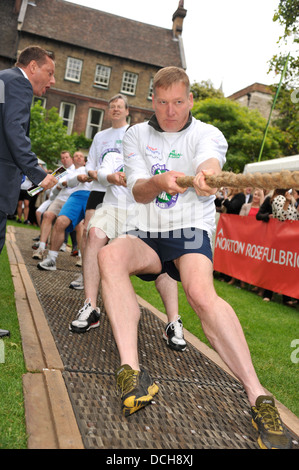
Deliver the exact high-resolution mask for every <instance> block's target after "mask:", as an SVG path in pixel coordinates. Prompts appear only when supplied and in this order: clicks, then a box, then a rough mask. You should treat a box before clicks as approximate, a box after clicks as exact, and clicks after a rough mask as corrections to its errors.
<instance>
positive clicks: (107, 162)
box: [98, 153, 115, 186]
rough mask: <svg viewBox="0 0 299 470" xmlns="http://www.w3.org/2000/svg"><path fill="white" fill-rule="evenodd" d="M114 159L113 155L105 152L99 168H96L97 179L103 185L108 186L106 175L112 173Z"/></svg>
mask: <svg viewBox="0 0 299 470" xmlns="http://www.w3.org/2000/svg"><path fill="white" fill-rule="evenodd" d="M114 171H115V170H114V159H113V155H111V154H109V153H107V155H106V156H105V158H104V160H103V162H102V164H101V166H100V168H99V169H98V181H99V183H101V184H102V185H103V186H110V184H111V183H109V182H108V181H107V176H108V175H111V174H112V173H114Z"/></svg>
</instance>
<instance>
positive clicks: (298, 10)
mask: <svg viewBox="0 0 299 470" xmlns="http://www.w3.org/2000/svg"><path fill="white" fill-rule="evenodd" d="M273 21H274V22H278V23H280V24H281V25H282V26H283V27H284V33H283V35H282V36H281V37H280V38H279V39H278V42H279V43H280V44H283V43H285V44H287V46H288V49H289V50H291V49H292V50H293V51H294V52H292V53H291V55H290V58H289V62H288V70H287V73H286V83H288V84H289V85H290V86H298V85H299V81H298V76H299V56H298V47H297V45H298V44H299V1H298V0H280V1H279V5H278V8H277V10H276V11H275V13H274V16H273ZM296 49H297V50H296ZM286 56H287V54H285V53H283V52H281V53H279V54H276V55H274V56H273V57H272V59H271V61H270V70H273V71H275V72H276V73H281V72H282V70H283V67H284V64H285V60H286Z"/></svg>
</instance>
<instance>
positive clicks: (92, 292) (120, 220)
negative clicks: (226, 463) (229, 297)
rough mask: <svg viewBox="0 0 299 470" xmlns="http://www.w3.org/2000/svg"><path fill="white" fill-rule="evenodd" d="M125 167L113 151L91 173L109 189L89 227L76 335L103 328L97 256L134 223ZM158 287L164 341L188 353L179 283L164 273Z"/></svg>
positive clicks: (159, 278)
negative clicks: (163, 317)
mask: <svg viewBox="0 0 299 470" xmlns="http://www.w3.org/2000/svg"><path fill="white" fill-rule="evenodd" d="M123 167H124V160H123V155H122V154H121V153H118V152H109V153H107V154H106V156H105V158H104V160H103V162H102V165H101V166H100V168H99V170H98V171H95V172H90V173H89V174H90V176H92V177H93V178H94V179H97V181H99V183H101V184H102V185H103V186H104V187H106V188H107V190H106V193H105V197H104V200H103V203H102V204H101V206H100V207H99V208H98V209H96V211H95V213H94V215H93V217H92V218H91V219H90V221H89V225H88V236H87V240H86V246H85V255H84V263H83V277H84V292H85V299H86V300H85V302H84V305H83V307H82V308H81V309H80V310H79V312H78V314H77V316H76V318H75V320H73V321H72V322H71V323H70V325H69V329H70V330H71V331H72V332H74V333H85V332H87V331H89V330H90V329H91V328H96V327H98V326H99V325H100V309H99V308H98V307H97V300H98V290H99V284H100V273H99V266H98V262H97V255H98V252H99V251H100V250H101V248H102V247H103V246H105V245H106V244H107V243H108V241H109V240H113V239H114V238H116V237H118V236H120V235H122V234H123V233H125V230H126V227H127V220H128V218H129V220H132V217H134V214H135V207H136V203H135V200H134V198H133V196H132V193H131V191H129V189H128V188H127V187H126V186H127V184H126V178H125V173H124V172H123ZM155 285H156V288H157V290H158V292H159V294H160V296H161V299H162V301H163V303H164V306H165V310H166V314H167V317H168V323H167V325H166V327H165V330H164V332H163V338H164V339H165V340H166V341H167V345H168V346H169V347H170V348H171V349H174V350H176V351H184V350H185V348H186V341H185V339H184V334H183V324H182V321H181V319H180V316H179V307H178V291H177V282H176V281H174V280H173V279H171V278H170V277H169V276H168V275H167V273H164V274H161V275H160V276H158V277H157V279H156V280H155Z"/></svg>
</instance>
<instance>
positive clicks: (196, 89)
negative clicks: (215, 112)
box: [191, 80, 224, 100]
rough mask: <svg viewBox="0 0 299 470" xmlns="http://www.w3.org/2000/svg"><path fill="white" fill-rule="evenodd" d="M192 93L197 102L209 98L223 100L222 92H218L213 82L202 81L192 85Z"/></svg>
mask: <svg viewBox="0 0 299 470" xmlns="http://www.w3.org/2000/svg"><path fill="white" fill-rule="evenodd" d="M191 92H192V93H193V97H194V99H195V100H205V99H207V98H223V97H224V94H223V91H222V90H220V89H219V90H216V88H214V85H213V83H212V82H211V80H202V81H201V82H194V83H193V84H192V85H191Z"/></svg>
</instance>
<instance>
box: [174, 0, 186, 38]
mask: <svg viewBox="0 0 299 470" xmlns="http://www.w3.org/2000/svg"><path fill="white" fill-rule="evenodd" d="M186 14H187V10H185V8H184V0H180V1H179V6H178V9H177V10H176V11H175V12H174V14H173V15H172V32H173V37H174V38H178V37H179V36H181V34H182V32H183V22H184V18H185V16H186Z"/></svg>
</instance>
